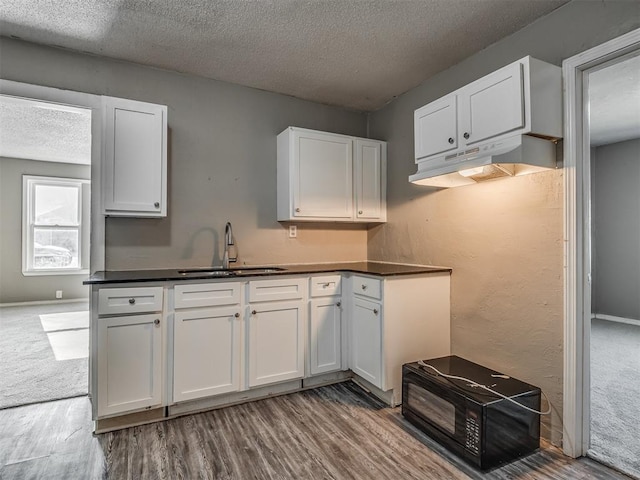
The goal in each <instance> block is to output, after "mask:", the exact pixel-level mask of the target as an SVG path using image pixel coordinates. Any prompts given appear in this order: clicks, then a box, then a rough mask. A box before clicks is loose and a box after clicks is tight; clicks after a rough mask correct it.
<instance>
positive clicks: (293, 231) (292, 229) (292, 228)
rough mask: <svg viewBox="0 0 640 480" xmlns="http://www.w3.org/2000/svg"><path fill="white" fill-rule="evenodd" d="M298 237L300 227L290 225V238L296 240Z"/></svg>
mask: <svg viewBox="0 0 640 480" xmlns="http://www.w3.org/2000/svg"><path fill="white" fill-rule="evenodd" d="M297 236H298V227H297V226H296V225H289V238H296V237H297Z"/></svg>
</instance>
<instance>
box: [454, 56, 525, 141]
mask: <svg viewBox="0 0 640 480" xmlns="http://www.w3.org/2000/svg"><path fill="white" fill-rule="evenodd" d="M460 98H461V103H462V108H463V113H462V115H461V120H462V132H463V133H462V135H463V139H464V142H465V144H466V145H473V144H474V143H476V142H481V141H483V140H488V139H490V138H492V137H495V136H498V135H501V134H503V133H507V132H510V131H512V130H517V129H520V128H522V127H524V91H523V82H522V65H521V64H519V63H517V64H513V65H510V66H509V67H507V68H503V69H500V70H498V71H497V72H494V73H493V74H491V75H487V76H486V77H483V78H482V79H480V80H478V81H476V82H474V83H472V84H471V85H469V86H468V87H467V88H465V89H463V90H462V91H461V95H460Z"/></svg>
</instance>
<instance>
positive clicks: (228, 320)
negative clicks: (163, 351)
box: [173, 306, 241, 402]
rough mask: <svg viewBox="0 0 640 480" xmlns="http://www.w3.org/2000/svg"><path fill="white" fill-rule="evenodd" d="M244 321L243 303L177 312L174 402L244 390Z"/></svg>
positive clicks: (175, 320) (175, 325) (175, 324)
mask: <svg viewBox="0 0 640 480" xmlns="http://www.w3.org/2000/svg"><path fill="white" fill-rule="evenodd" d="M240 322H241V320H240V308H239V306H236V307H216V308H198V309H194V310H187V311H178V312H176V313H175V319H174V366H173V401H174V402H179V401H183V400H193V399H196V398H201V397H206V396H210V395H218V394H221V393H228V392H234V391H237V390H239V389H240V343H241V341H240Z"/></svg>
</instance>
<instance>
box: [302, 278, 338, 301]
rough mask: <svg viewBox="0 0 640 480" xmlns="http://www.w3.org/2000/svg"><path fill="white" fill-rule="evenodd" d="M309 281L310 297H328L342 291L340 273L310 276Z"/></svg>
mask: <svg viewBox="0 0 640 480" xmlns="http://www.w3.org/2000/svg"><path fill="white" fill-rule="evenodd" d="M310 282H311V287H310V289H311V290H310V292H311V296H312V297H330V296H333V295H340V294H341V293H342V277H341V276H340V275H324V276H322V277H311V279H310Z"/></svg>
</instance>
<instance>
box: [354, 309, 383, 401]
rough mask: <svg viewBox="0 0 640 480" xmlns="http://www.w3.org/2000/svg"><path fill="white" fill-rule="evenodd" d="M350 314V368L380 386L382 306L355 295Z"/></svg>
mask: <svg viewBox="0 0 640 480" xmlns="http://www.w3.org/2000/svg"><path fill="white" fill-rule="evenodd" d="M351 315H352V316H351V325H352V329H351V332H352V333H351V370H353V372H354V373H355V374H357V375H359V376H361V377H362V378H364V379H365V380H367V381H369V382H371V383H372V384H374V385H375V386H376V387H378V388H382V307H381V305H380V304H379V303H374V302H370V301H368V300H363V299H361V298H357V297H356V298H354V299H353V311H352V314H351Z"/></svg>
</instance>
